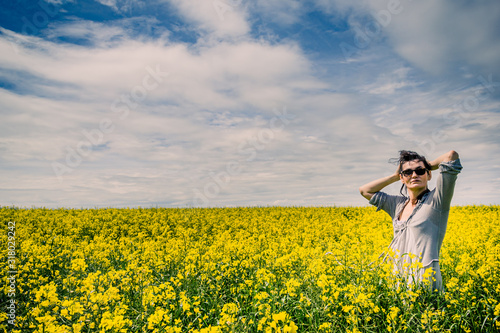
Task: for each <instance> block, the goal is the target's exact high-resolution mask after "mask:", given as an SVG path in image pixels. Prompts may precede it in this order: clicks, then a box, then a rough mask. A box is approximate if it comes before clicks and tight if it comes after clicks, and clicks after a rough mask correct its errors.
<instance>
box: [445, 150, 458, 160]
mask: <svg viewBox="0 0 500 333" xmlns="http://www.w3.org/2000/svg"><path fill="white" fill-rule="evenodd" d="M458 158H459V156H458V153H457V152H456V151H454V150H450V151H449V152H448V159H449V160H450V161H455V160H458Z"/></svg>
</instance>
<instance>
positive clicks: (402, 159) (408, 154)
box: [389, 150, 431, 196]
mask: <svg viewBox="0 0 500 333" xmlns="http://www.w3.org/2000/svg"><path fill="white" fill-rule="evenodd" d="M410 161H419V162H422V163H424V167H425V169H426V170H427V173H429V172H430V171H431V165H430V164H429V162H427V160H426V159H425V156H423V155H420V154H418V153H416V152H414V151H411V150H400V151H399V157H397V158H391V159H390V160H389V162H390V163H393V164H397V165H398V171H399V172H401V170H402V168H403V164H405V163H406V162H410ZM404 188H405V184H403V185H402V186H401V189H400V190H399V193H401V195H403V196H405V195H404V194H403V189H404Z"/></svg>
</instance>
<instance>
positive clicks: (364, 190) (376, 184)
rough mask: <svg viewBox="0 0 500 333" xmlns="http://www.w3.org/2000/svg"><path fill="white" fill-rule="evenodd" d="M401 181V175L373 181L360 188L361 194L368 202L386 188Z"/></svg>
mask: <svg viewBox="0 0 500 333" xmlns="http://www.w3.org/2000/svg"><path fill="white" fill-rule="evenodd" d="M398 180H399V173H395V174H393V175H391V176H387V177H383V178H380V179H377V180H374V181H371V182H369V183H367V184H365V185H363V186H361V187H360V188H359V193H361V195H362V196H363V197H365V198H366V199H367V200H370V199H371V198H372V197H373V195H374V194H375V193H377V192H378V191H380V190H382V189H383V188H384V187H386V186H388V185H391V184H392V183H395V182H397V181H398Z"/></svg>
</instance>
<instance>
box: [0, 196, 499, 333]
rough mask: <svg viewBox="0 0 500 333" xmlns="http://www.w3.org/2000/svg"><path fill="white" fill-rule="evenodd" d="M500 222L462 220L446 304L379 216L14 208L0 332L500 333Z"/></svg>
mask: <svg viewBox="0 0 500 333" xmlns="http://www.w3.org/2000/svg"><path fill="white" fill-rule="evenodd" d="M499 211H500V206H464V207H452V209H451V212H450V218H449V223H448V231H447V234H446V237H445V240H444V245H443V248H442V251H441V261H440V262H441V270H442V274H443V281H444V285H445V292H444V293H442V294H437V293H431V292H429V291H428V289H426V288H425V286H419V285H413V284H408V283H406V282H405V281H403V280H402V278H400V277H398V276H396V275H394V274H393V273H392V264H391V263H390V261H388V260H385V261H384V260H383V258H384V256H385V255H384V254H385V253H386V252H387V251H386V250H387V246H388V244H389V243H390V241H391V238H392V225H391V221H390V219H389V217H388V216H387V214H385V213H383V212H375V208H373V207H317V208H313V207H307V208H306V207H254V208H206V209H201V208H200V209H198V208H185V209H181V208H176V209H173V208H172V209H170V208H147V209H141V208H137V209H111V208H110V209H56V210H50V209H18V208H7V207H3V208H0V220H1V221H2V226H3V231H2V232H1V235H0V241H1V244H2V246H3V247H4V249H3V253H6V254H7V253H8V256H4V260H3V261H2V262H1V267H0V268H1V271H2V275H3V277H4V278H3V279H2V280H3V281H4V284H3V288H2V291H1V293H0V297H1V304H0V305H1V308H0V318H1V321H0V325H1V326H0V331H12V332H22V333H25V332H74V333H78V332H169V333H170V332H193V333H195V332H199V333H201V332H494V331H497V330H499V329H500V318H499V317H500V302H499V300H500V297H499V296H500V228H499V221H500V216H499ZM14 250H15V251H14ZM12 304H14V305H12Z"/></svg>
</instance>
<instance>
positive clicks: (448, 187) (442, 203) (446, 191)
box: [434, 159, 462, 210]
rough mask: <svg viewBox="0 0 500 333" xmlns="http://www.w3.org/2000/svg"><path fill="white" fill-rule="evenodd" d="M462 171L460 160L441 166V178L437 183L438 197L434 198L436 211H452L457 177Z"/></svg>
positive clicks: (444, 163) (443, 163)
mask: <svg viewBox="0 0 500 333" xmlns="http://www.w3.org/2000/svg"><path fill="white" fill-rule="evenodd" d="M461 171H462V164H461V163H460V159H456V160H454V161H450V162H442V163H441V164H439V176H438V179H437V181H436V195H435V197H434V208H435V209H439V210H448V209H450V205H451V199H452V197H453V192H454V190H455V182H456V180H457V175H458V174H459V173H460V172H461Z"/></svg>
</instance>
